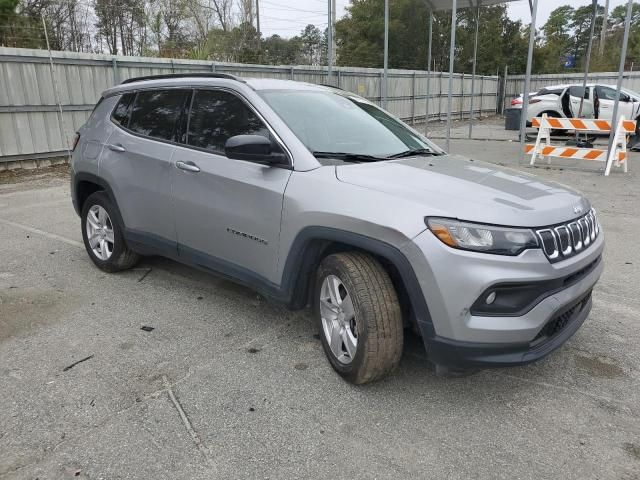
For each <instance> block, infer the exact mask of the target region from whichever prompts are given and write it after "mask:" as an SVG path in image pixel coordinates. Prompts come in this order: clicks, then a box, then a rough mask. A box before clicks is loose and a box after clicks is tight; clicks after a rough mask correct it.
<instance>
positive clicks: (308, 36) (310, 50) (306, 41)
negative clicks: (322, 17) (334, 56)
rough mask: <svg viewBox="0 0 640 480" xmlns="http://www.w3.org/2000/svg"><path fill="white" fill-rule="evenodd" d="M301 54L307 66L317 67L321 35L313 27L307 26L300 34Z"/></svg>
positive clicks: (320, 50)
mask: <svg viewBox="0 0 640 480" xmlns="http://www.w3.org/2000/svg"><path fill="white" fill-rule="evenodd" d="M300 41H301V43H302V54H303V55H304V56H305V58H306V60H307V63H308V64H309V65H319V64H320V58H321V55H322V33H320V30H319V29H318V27H316V26H315V25H311V24H309V25H307V26H306V27H304V30H302V32H301V33H300Z"/></svg>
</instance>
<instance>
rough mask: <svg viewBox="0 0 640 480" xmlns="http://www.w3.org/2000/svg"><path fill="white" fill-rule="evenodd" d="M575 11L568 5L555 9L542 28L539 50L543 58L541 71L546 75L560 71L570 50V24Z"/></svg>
mask: <svg viewBox="0 0 640 480" xmlns="http://www.w3.org/2000/svg"><path fill="white" fill-rule="evenodd" d="M574 13H575V10H574V9H573V7H571V6H569V5H564V6H561V7H558V8H556V9H555V10H553V11H552V12H551V14H550V15H549V19H548V20H547V23H545V24H544V26H543V27H542V31H543V32H544V42H543V45H542V47H541V48H540V50H539V54H540V55H541V56H542V57H543V62H542V63H543V69H544V71H545V72H548V73H557V72H560V71H562V69H563V68H564V63H565V61H566V60H567V57H568V55H569V54H570V53H571V50H572V41H571V27H570V25H571V23H572V22H573V16H574Z"/></svg>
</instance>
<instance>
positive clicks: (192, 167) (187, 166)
mask: <svg viewBox="0 0 640 480" xmlns="http://www.w3.org/2000/svg"><path fill="white" fill-rule="evenodd" d="M176 167H178V168H179V169H180V170H186V171H187V172H194V173H197V172H199V171H200V167H198V166H197V165H196V164H195V163H193V162H183V161H182V160H178V161H177V162H176Z"/></svg>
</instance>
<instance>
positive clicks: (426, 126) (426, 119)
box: [424, 10, 433, 136]
mask: <svg viewBox="0 0 640 480" xmlns="http://www.w3.org/2000/svg"><path fill="white" fill-rule="evenodd" d="M432 44H433V10H429V47H428V50H427V105H426V107H427V108H426V109H425V111H424V134H425V136H427V135H429V101H430V100H431V46H432Z"/></svg>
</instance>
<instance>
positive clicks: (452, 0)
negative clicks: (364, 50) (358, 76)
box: [381, 0, 633, 158]
mask: <svg viewBox="0 0 640 480" xmlns="http://www.w3.org/2000/svg"><path fill="white" fill-rule="evenodd" d="M516 1H525V0H424V2H425V4H426V5H427V8H429V29H428V31H429V47H428V53H427V95H426V102H427V105H426V113H425V134H426V133H428V132H427V130H428V120H429V100H430V98H431V91H430V86H431V85H430V83H431V82H430V80H431V68H432V65H431V49H432V43H433V12H435V11H449V10H451V48H450V51H449V88H448V95H447V136H446V150H447V151H449V147H450V140H451V110H452V106H453V105H452V102H453V97H452V91H453V68H454V61H455V45H456V20H457V13H458V8H475V9H476V12H475V39H474V46H473V77H472V80H471V108H470V112H469V138H471V136H472V132H473V119H474V114H473V106H474V98H475V73H476V63H477V54H478V27H479V22H480V8H482V7H488V6H491V5H497V4H499V3H510V2H516ZM528 3H529V9H530V11H531V24H530V27H529V49H528V52H527V68H526V72H525V79H524V92H523V99H522V113H521V119H520V152H521V158H522V157H523V156H524V141H525V129H526V122H527V109H528V105H529V86H530V83H531V65H532V61H533V48H534V46H535V38H536V15H537V11H538V0H528ZM592 3H593V8H594V10H593V11H594V16H593V17H592V22H591V32H592V34H591V37H593V29H594V25H595V22H594V19H595V12H596V8H597V0H592ZM632 4H633V0H628V3H627V15H626V21H625V31H624V39H623V42H622V51H621V57H620V68H619V70H618V83H617V90H618V95H617V96H616V100H615V102H614V108H613V122H612V123H613V124H617V121H618V118H617V116H618V103H619V101H620V88H621V86H622V76H623V73H624V62H625V58H626V55H627V45H628V39H629V27H630V23H631V14H632ZM384 9H385V12H384V13H385V15H384V78H383V82H382V88H381V91H382V99H381V100H382V104H383V106H386V104H387V91H388V88H387V87H388V85H387V78H388V77H387V71H388V58H389V0H385V2H384ZM591 41H592V39H591ZM591 41H590V42H589V49H588V50H589V53H590V51H591ZM588 60H589V58H587V65H586V69H585V79H586V77H587V75H588V72H589V66H588ZM583 83H584V82H583ZM581 106H582V101H581ZM612 143H613V129H612V133H611V137H610V139H609V150H611V146H612Z"/></svg>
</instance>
